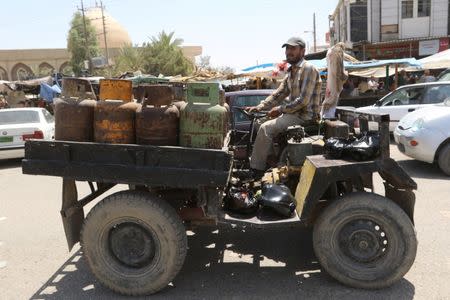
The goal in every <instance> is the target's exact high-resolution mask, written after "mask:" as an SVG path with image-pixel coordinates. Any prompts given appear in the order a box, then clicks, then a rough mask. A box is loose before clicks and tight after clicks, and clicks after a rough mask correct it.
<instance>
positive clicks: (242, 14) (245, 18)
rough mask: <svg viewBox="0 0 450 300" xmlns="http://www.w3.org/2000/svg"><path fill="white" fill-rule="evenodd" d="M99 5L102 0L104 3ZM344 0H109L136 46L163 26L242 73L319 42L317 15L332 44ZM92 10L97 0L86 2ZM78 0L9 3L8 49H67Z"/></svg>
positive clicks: (1, 21) (3, 29) (1, 30)
mask: <svg viewBox="0 0 450 300" xmlns="http://www.w3.org/2000/svg"><path fill="white" fill-rule="evenodd" d="M98 2H99V1H98ZM337 2H338V0H316V1H304V0H297V1H295V0H259V1H256V0H240V1H239V0H227V1H213V0H210V1H207V0H191V1H181V0H159V1H154V0H147V1H145V0H127V1H125V0H104V1H103V4H104V5H105V6H106V10H107V11H108V13H109V14H110V15H112V16H113V17H114V18H115V19H116V20H117V21H119V23H121V24H122V25H123V26H124V27H125V28H126V29H127V30H128V32H129V35H130V37H131V39H132V41H133V43H134V44H141V43H142V42H145V41H148V40H149V37H151V36H156V35H157V34H158V33H159V32H161V31H162V30H165V31H166V32H171V31H174V32H175V37H177V38H182V39H183V40H184V43H185V44H186V45H201V46H202V47H203V55H208V56H210V57H211V64H212V65H214V66H230V67H233V68H234V69H236V70H239V69H242V68H245V67H248V66H252V65H255V64H256V63H257V62H258V63H260V64H261V63H267V62H278V61H281V60H282V59H283V58H284V51H283V49H281V48H280V47H281V44H282V43H283V42H284V41H285V40H287V39H288V38H289V37H290V36H294V35H296V36H302V37H304V38H305V39H306V40H307V42H309V43H311V45H312V41H313V38H312V33H305V32H304V31H312V30H313V13H314V12H315V13H316V24H317V41H318V44H322V43H324V40H325V32H326V31H327V30H328V15H329V14H331V13H332V12H333V11H334V9H335V7H336V5H337ZM84 5H85V7H89V6H94V5H95V1H94V0H84ZM79 7H80V1H79V0H77V1H75V0H64V1H56V0H39V1H31V0H16V1H2V8H1V10H2V17H1V18H0V36H1V37H2V40H1V42H0V49H36V48H65V47H66V38H67V32H68V30H69V23H70V20H71V18H72V15H73V13H74V12H75V11H76V10H77V8H79Z"/></svg>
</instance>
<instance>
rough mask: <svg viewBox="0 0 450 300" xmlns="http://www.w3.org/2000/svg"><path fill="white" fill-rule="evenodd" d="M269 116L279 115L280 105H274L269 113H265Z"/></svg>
mask: <svg viewBox="0 0 450 300" xmlns="http://www.w3.org/2000/svg"><path fill="white" fill-rule="evenodd" d="M267 115H268V116H269V117H270V118H276V117H278V116H279V115H281V107H280V106H275V107H274V108H272V109H271V110H270V111H269V113H268V114H267Z"/></svg>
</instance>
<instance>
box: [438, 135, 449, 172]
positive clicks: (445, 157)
mask: <svg viewBox="0 0 450 300" xmlns="http://www.w3.org/2000/svg"><path fill="white" fill-rule="evenodd" d="M449 162H450V143H448V144H446V145H445V146H443V147H442V148H441V150H440V151H439V157H438V165H439V168H440V169H441V171H442V172H444V173H445V174H446V175H448V176H450V163H449Z"/></svg>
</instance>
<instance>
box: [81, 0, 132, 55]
mask: <svg viewBox="0 0 450 300" xmlns="http://www.w3.org/2000/svg"><path fill="white" fill-rule="evenodd" d="M103 15H104V17H105V31H106V43H107V45H108V48H122V47H123V46H124V45H125V44H131V43H132V42H131V39H130V36H129V35H128V32H127V31H126V30H125V28H124V27H123V26H122V25H120V23H119V22H117V20H116V19H114V18H113V17H111V15H109V14H108V13H107V12H106V11H105V10H103ZM86 17H87V18H89V20H90V21H91V24H92V26H94V28H95V31H96V32H97V39H98V45H99V47H100V48H105V38H104V36H103V21H102V9H101V8H100V7H94V8H89V9H87V10H86Z"/></svg>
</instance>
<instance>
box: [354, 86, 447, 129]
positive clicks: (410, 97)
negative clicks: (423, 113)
mask: <svg viewBox="0 0 450 300" xmlns="http://www.w3.org/2000/svg"><path fill="white" fill-rule="evenodd" d="M448 97H450V82H431V83H419V84H410V85H404V86H401V87H399V88H398V89H396V90H395V91H393V92H391V93H389V94H387V95H386V96H384V97H383V98H381V99H380V100H378V101H377V102H376V103H375V104H374V105H372V106H365V107H360V108H357V109H356V112H364V113H379V114H389V116H390V119H391V122H390V124H389V131H391V132H393V131H394V130H395V128H396V127H397V124H398V121H399V120H400V119H401V118H403V117H404V116H405V115H406V114H408V113H410V112H413V111H415V110H417V109H420V108H424V107H427V106H433V105H435V104H438V103H443V102H444V100H445V99H447V98H448ZM373 125H374V124H372V123H371V124H369V127H370V128H371V129H374V130H375V129H376V128H372V126H373Z"/></svg>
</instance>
